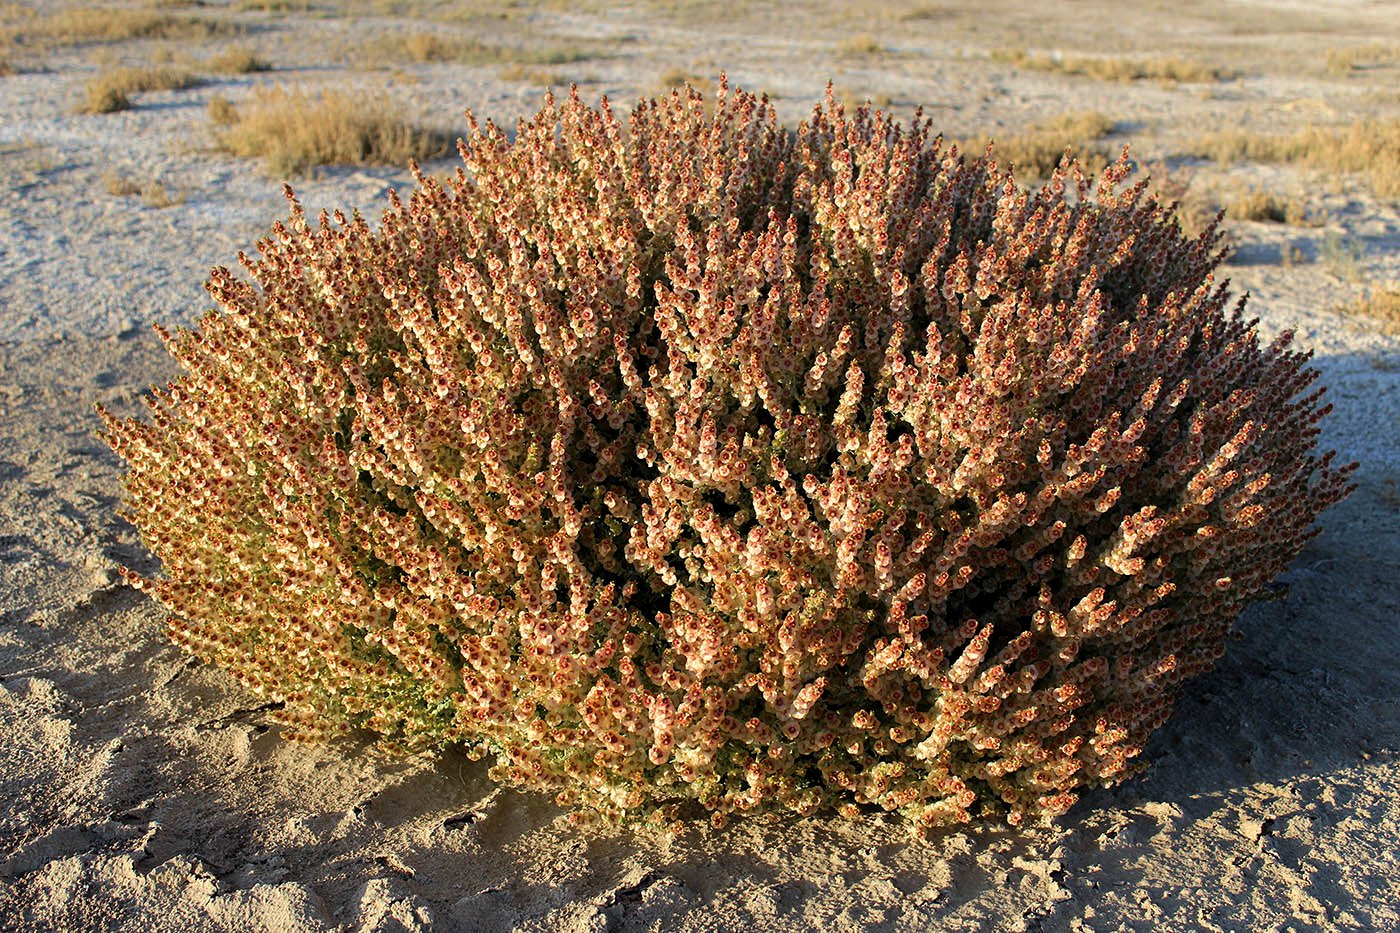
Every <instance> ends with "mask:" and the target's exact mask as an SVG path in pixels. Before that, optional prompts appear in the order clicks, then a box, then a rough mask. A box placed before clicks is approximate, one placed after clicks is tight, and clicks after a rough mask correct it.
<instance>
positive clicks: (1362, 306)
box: [1337, 286, 1400, 334]
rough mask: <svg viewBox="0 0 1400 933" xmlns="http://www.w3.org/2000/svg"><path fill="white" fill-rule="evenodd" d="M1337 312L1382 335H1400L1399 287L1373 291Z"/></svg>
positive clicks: (1342, 306)
mask: <svg viewBox="0 0 1400 933" xmlns="http://www.w3.org/2000/svg"><path fill="white" fill-rule="evenodd" d="M1337 312H1338V313H1339V314H1342V315H1345V316H1346V317H1348V318H1351V319H1353V320H1356V321H1358V322H1361V323H1364V324H1366V325H1368V326H1372V327H1375V328H1377V329H1379V330H1380V331H1382V332H1383V333H1387V334H1400V287H1395V286H1392V287H1390V288H1376V289H1373V290H1371V291H1370V292H1369V293H1368V294H1366V295H1365V296H1363V297H1361V298H1358V299H1357V300H1356V301H1353V302H1351V303H1350V304H1345V305H1341V306H1340V307H1338V308H1337Z"/></svg>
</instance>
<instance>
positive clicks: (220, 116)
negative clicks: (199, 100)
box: [209, 94, 238, 126]
mask: <svg viewBox="0 0 1400 933" xmlns="http://www.w3.org/2000/svg"><path fill="white" fill-rule="evenodd" d="M209 120H210V122H212V123H213V124H214V125H215V126H232V125H233V124H235V123H237V122H238V108H237V107H235V106H234V105H233V101H231V100H229V99H228V98H227V97H225V96H224V95H222V94H215V95H214V96H213V97H211V98H209Z"/></svg>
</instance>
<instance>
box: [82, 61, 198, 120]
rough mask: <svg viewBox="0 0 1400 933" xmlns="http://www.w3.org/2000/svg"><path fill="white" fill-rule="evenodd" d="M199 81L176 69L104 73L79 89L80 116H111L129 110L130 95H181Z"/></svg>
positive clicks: (159, 68) (158, 68)
mask: <svg viewBox="0 0 1400 933" xmlns="http://www.w3.org/2000/svg"><path fill="white" fill-rule="evenodd" d="M197 84H199V78H197V77H196V76H195V75H193V74H191V73H190V72H188V71H183V70H181V69H178V68H163V67H155V68H116V69H114V70H112V71H104V72H102V73H100V74H98V75H96V76H95V77H93V78H91V79H89V80H88V82H87V83H86V84H85V85H84V86H83V92H84V98H83V103H82V105H81V106H80V107H79V108H78V109H79V111H80V112H81V113H115V112H116V111H118V110H130V109H131V95H132V94H141V93H144V92H146V91H183V90H184V89H186V88H191V87H194V86H195V85H197Z"/></svg>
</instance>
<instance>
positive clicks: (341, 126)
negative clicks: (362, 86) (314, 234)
mask: <svg viewBox="0 0 1400 933" xmlns="http://www.w3.org/2000/svg"><path fill="white" fill-rule="evenodd" d="M209 114H210V119H211V120H212V121H213V122H214V123H215V125H216V126H218V127H220V129H218V130H216V131H215V138H216V139H217V140H218V142H219V144H220V145H221V146H222V147H223V148H225V149H226V150H228V151H229V152H231V153H233V154H234V155H238V156H243V157H245V158H257V159H262V160H263V164H264V165H265V166H266V168H267V170H268V171H269V172H271V173H273V174H277V175H291V174H295V173H299V172H305V171H307V170H309V169H312V168H315V167H316V166H320V165H335V164H340V163H370V164H376V165H402V164H404V163H405V162H408V161H410V160H412V159H427V158H432V157H435V156H440V155H443V154H444V153H446V152H447V151H448V148H449V147H450V145H451V143H452V140H451V138H450V137H449V135H448V134H446V133H443V132H440V131H437V130H432V129H426V128H423V127H419V126H415V125H413V124H412V123H410V122H408V121H406V120H405V119H404V118H403V116H402V115H401V114H400V113H399V110H398V108H397V107H395V105H394V104H393V102H392V101H390V100H389V98H388V96H387V95H385V94H382V93H379V94H375V93H354V92H349V91H333V90H326V91H320V92H318V93H309V92H307V91H303V90H288V89H285V88H280V87H270V88H258V89H255V90H254V92H253V94H252V95H251V97H250V98H249V99H248V100H246V101H244V102H243V103H241V104H239V105H237V106H235V105H233V104H231V103H229V101H228V100H227V99H224V98H221V97H216V98H214V99H213V100H211V101H210V106H209Z"/></svg>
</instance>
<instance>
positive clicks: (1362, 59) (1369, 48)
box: [1327, 45, 1400, 75]
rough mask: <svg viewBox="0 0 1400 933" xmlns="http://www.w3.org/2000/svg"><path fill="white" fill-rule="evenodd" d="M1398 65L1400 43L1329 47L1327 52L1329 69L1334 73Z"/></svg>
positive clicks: (1340, 73) (1349, 72) (1351, 72)
mask: <svg viewBox="0 0 1400 933" xmlns="http://www.w3.org/2000/svg"><path fill="white" fill-rule="evenodd" d="M1397 65H1400V45H1362V46H1355V47H1353V48H1349V49H1329V50H1328V52H1327V71H1328V72H1329V73H1330V74H1334V75H1349V74H1353V73H1355V72H1357V71H1370V70H1373V69H1377V68H1391V67H1395V66H1397Z"/></svg>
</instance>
